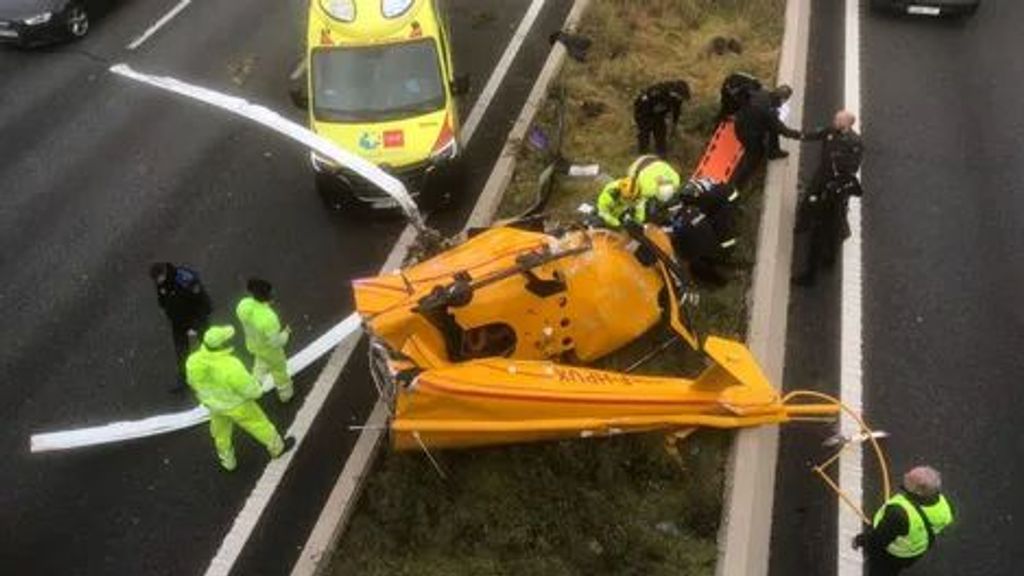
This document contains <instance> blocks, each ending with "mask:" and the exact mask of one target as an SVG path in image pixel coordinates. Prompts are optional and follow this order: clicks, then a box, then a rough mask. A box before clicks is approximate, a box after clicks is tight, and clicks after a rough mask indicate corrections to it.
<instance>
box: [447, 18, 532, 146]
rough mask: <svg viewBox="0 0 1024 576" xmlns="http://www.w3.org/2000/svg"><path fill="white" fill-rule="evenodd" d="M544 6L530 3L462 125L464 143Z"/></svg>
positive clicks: (488, 104) (476, 125)
mask: <svg viewBox="0 0 1024 576" xmlns="http://www.w3.org/2000/svg"><path fill="white" fill-rule="evenodd" d="M542 8H544V0H533V2H531V3H530V7H529V8H527V10H526V14H525V15H524V16H523V19H522V21H520V22H519V27H518V28H516V32H515V34H513V35H512V40H510V41H509V43H508V46H506V47H505V53H504V54H502V55H501V59H499V60H498V64H497V65H496V66H495V67H494V71H493V72H492V73H491V77H490V78H488V79H487V84H485V85H484V89H483V90H482V91H481V92H480V96H479V97H478V98H477V100H476V105H474V106H473V110H472V111H471V112H470V113H469V116H468V117H467V118H466V123H465V124H463V125H462V142H463V145H468V144H469V141H470V140H471V139H472V138H473V134H475V133H476V129H477V127H479V126H480V121H481V120H483V118H484V113H485V112H487V107H488V106H490V104H491V100H493V99H494V95H495V94H497V93H498V88H499V87H500V86H501V83H502V81H503V80H504V79H505V74H506V73H508V69H509V68H510V67H511V66H512V62H513V61H515V58H516V54H518V53H519V48H520V47H521V46H522V45H523V42H524V41H525V40H526V37H527V36H528V35H529V34H530V30H531V29H532V28H533V23H534V22H535V21H536V20H537V16H538V15H540V11H541V9H542Z"/></svg>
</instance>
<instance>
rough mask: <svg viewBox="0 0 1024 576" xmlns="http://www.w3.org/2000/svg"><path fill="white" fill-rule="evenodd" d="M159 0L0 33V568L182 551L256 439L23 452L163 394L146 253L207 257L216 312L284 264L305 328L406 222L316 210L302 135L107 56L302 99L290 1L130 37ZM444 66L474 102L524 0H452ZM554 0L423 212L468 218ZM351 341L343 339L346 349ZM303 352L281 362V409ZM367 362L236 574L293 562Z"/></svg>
mask: <svg viewBox="0 0 1024 576" xmlns="http://www.w3.org/2000/svg"><path fill="white" fill-rule="evenodd" d="M174 4H175V2H172V1H170V0H164V1H161V2H146V3H142V2H110V5H109V7H108V9H107V10H108V11H107V13H106V14H103V15H102V16H101V17H99V18H97V19H95V21H94V26H93V29H92V31H91V33H90V36H89V37H87V38H86V39H85V40H84V41H82V42H79V43H76V44H72V45H64V46H58V47H53V48H47V49H42V50H36V51H23V50H14V49H6V48H5V49H0V79H2V90H0V277H2V278H3V279H4V281H3V283H2V284H0V304H2V305H3V307H4V309H5V310H6V313H5V326H4V330H3V332H2V334H0V367H2V376H0V382H2V383H3V388H2V390H0V394H2V400H0V418H2V421H3V422H4V424H5V433H4V434H3V436H2V438H0V458H2V459H3V462H4V466H3V467H2V470H0V486H3V490H2V491H0V523H2V528H3V530H4V533H5V536H4V538H3V539H2V540H0V567H2V568H3V570H2V571H3V572H4V573H10V574H196V573H201V572H202V571H203V570H204V569H205V568H206V565H207V564H208V563H209V561H210V558H211V557H212V556H213V554H214V553H215V551H216V550H217V548H218V546H219V545H220V542H221V539H222V537H223V535H224V534H225V533H226V532H227V530H228V528H229V527H230V525H231V522H232V521H233V519H234V516H235V514H236V513H237V512H238V510H239V509H240V508H241V505H242V502H243V500H244V499H245V498H246V497H247V496H248V494H249V492H250V490H251V488H252V486H253V484H254V482H255V480H256V478H257V477H258V476H259V475H260V472H261V470H262V468H263V466H264V464H265V462H266V456H265V455H264V454H263V453H262V450H261V449H260V448H259V447H258V446H256V445H255V444H254V443H252V442H251V441H249V440H248V439H244V436H242V435H238V436H236V444H237V448H238V451H239V460H240V466H239V470H238V471H236V472H235V473H234V474H230V475H229V474H224V473H222V472H221V471H220V470H219V468H218V466H217V463H216V458H215V455H214V452H213V448H212V445H211V443H210V440H209V438H208V433H207V431H206V428H205V427H197V428H194V429H192V430H189V431H186V432H180V433H175V434H170V435H166V436H161V437H156V438H151V439H146V440H142V441H137V442H131V443H126V444H122V445H116V446H109V447H100V448H94V449H85V450H80V451H74V452H63V453H52V454H44V455H31V454H29V453H28V439H29V436H30V435H31V434H32V433H33V432H38V431H49V430H55V429H66V428H73V427H81V426H86V425H94V424H102V423H106V422H110V421H116V420H125V419H134V418H141V417H146V416H150V415H154V414H159V413H166V412H173V411H177V410H181V409H185V408H188V407H191V406H192V405H194V401H193V400H192V399H191V398H190V397H188V395H178V396H175V395H172V394H169V393H168V389H169V388H170V387H171V386H172V384H173V383H174V374H175V372H174V358H173V350H172V346H171V338H170V332H169V328H168V326H167V324H166V322H165V320H164V318H163V317H162V314H161V312H160V310H159V309H158V307H157V305H156V299H155V295H154V294H153V289H152V285H151V282H150V280H149V278H148V276H147V270H148V265H149V263H151V262H152V261H158V260H172V261H175V262H185V263H188V264H190V265H192V266H194V267H195V268H197V269H198V270H200V271H201V273H202V275H203V278H204V281H205V283H206V284H207V286H208V288H209V290H210V292H211V295H212V297H213V299H214V301H215V306H216V311H215V319H216V320H223V321H229V320H231V319H232V309H233V306H234V303H235V301H236V300H237V298H239V297H240V296H241V293H242V289H243V286H244V280H245V278H246V277H248V276H250V275H260V276H263V277H266V278H269V279H271V280H272V281H274V282H275V284H276V286H277V291H278V296H279V300H280V307H281V312H282V314H283V316H284V318H285V320H286V321H287V322H288V323H290V324H291V325H292V327H293V330H294V335H293V344H292V349H293V350H298V349H299V348H301V347H302V346H304V345H305V344H307V343H309V342H310V341H312V340H313V339H315V338H316V337H317V336H319V335H320V334H322V333H323V332H324V331H325V330H326V329H328V328H329V327H331V326H333V325H334V324H336V323H337V322H338V321H340V320H341V319H342V318H344V317H345V316H346V315H347V314H348V313H350V312H351V310H352V305H351V297H350V290H349V287H348V282H349V281H350V280H351V279H352V278H354V277H357V276H360V275H367V274H373V273H375V272H376V270H377V269H378V268H379V267H380V265H381V264H382V263H383V260H384V258H385V256H386V255H387V254H388V252H389V251H390V249H391V247H392V245H393V244H394V241H395V239H396V237H397V235H398V233H399V232H400V230H401V228H402V223H401V222H400V221H397V220H395V219H386V218H384V219H352V218H344V217H339V216H338V215H336V214H332V213H330V212H328V211H326V210H325V209H324V207H323V206H322V204H321V202H320V200H319V198H318V196H317V195H316V193H315V192H314V189H313V179H312V175H311V172H310V169H309V167H308V163H307V159H306V153H305V151H303V150H301V149H299V148H297V147H296V146H295V145H293V144H292V143H290V142H288V141H286V140H283V139H281V138H280V137H278V136H276V135H274V134H271V133H269V132H267V131H264V130H263V129H261V128H256V127H253V126H251V125H249V124H247V123H246V122H244V121H243V120H239V119H236V118H233V117H229V116H227V115H225V114H223V113H219V112H216V111H213V110H211V109H209V108H206V107H203V106H201V105H197V104H195V103H192V102H189V101H185V100H183V99H181V98H178V97H175V96H172V95H166V94H163V93H161V92H159V91H156V90H154V89H151V88H148V87H143V86H141V85H138V84H135V83H132V82H130V81H128V80H125V79H123V78H120V77H117V76H114V75H112V74H110V73H108V72H107V67H108V66H109V65H110V64H112V63H115V62H127V63H129V64H131V65H132V66H134V67H136V68H137V69H139V70H141V71H145V72H151V73H158V74H168V75H173V76H177V77H179V78H182V79H184V80H188V81H191V82H195V83H199V84H202V85H205V86H209V87H212V88H215V89H220V90H224V91H227V92H230V93H233V94H236V95H241V96H244V97H246V98H249V99H250V100H253V101H256V102H259V103H262V104H265V105H268V106H270V107H271V108H274V109H277V110H279V111H282V112H285V113H287V114H288V115H290V116H291V117H293V118H294V119H296V120H298V121H300V122H301V121H302V119H303V112H302V111H300V110H296V109H294V108H293V107H292V106H291V104H290V103H289V101H288V95H287V87H288V76H289V75H290V74H291V72H292V70H293V69H294V68H295V66H296V64H297V63H298V61H299V57H300V55H301V43H300V38H301V36H302V33H303V26H304V23H303V18H304V3H303V2H299V1H296V0H290V1H288V2H270V1H268V0H260V1H258V2H256V3H255V4H254V3H252V2H246V3H238V2H200V3H193V4H191V5H189V6H188V7H187V8H186V9H185V10H184V11H183V12H181V13H180V14H179V15H178V16H177V17H175V18H174V19H173V20H172V21H171V22H170V23H169V24H167V25H166V26H165V27H163V28H161V29H160V30H159V31H158V32H157V33H156V34H155V35H153V36H152V37H151V38H149V39H148V40H147V41H146V42H145V43H144V44H142V45H141V47H139V48H138V49H137V50H134V51H131V50H128V49H127V48H126V46H127V45H128V44H129V43H130V42H132V40H134V39H135V38H137V37H138V36H139V35H140V34H141V33H142V32H143V31H144V30H146V29H147V28H148V27H149V26H150V25H151V24H153V22H155V21H156V20H157V19H158V18H160V17H161V16H162V15H163V14H164V13H166V12H167V11H168V10H170V9H171V8H172V7H173V6H174ZM450 4H451V7H452V10H451V12H452V29H453V30H452V32H453V34H452V35H453V39H452V40H453V51H454V56H455V60H456V68H457V70H458V71H459V72H461V73H469V74H470V75H471V77H472V80H473V90H472V92H471V93H470V94H469V95H468V96H467V97H466V98H465V101H464V102H462V104H461V107H462V110H463V118H465V116H466V115H467V114H468V111H469V109H470V107H471V106H473V104H474V102H475V98H476V95H477V94H478V93H479V91H480V89H481V88H482V87H483V85H484V83H485V82H486V80H487V78H488V77H489V76H490V73H491V71H492V69H493V68H494V66H495V65H496V63H497V62H498V59H499V58H500V56H501V53H502V51H503V50H504V48H505V45H506V44H507V43H508V42H509V40H510V38H511V36H512V33H513V31H514V29H515V27H516V26H517V25H518V23H519V21H520V19H521V18H522V16H523V14H524V13H525V11H526V8H527V5H528V4H529V2H527V1H526V0H515V1H502V2H497V1H494V2H487V3H483V2H479V1H474V0H451V2H450ZM570 5H571V2H570V1H569V0H549V1H548V2H547V3H546V5H545V7H544V9H543V10H542V12H541V14H540V17H539V19H538V21H537V23H536V24H535V26H534V28H533V29H532V31H531V33H530V36H529V37H528V38H527V40H526V42H525V44H524V45H523V48H522V50H521V51H520V53H519V55H518V57H517V58H516V60H515V61H514V62H513V65H512V67H511V69H510V70H509V73H508V76H507V77H506V79H505V82H504V83H503V84H502V88H501V90H499V93H498V96H497V99H496V100H495V101H494V102H493V103H492V104H491V106H490V107H489V108H488V112H487V114H486V115H485V116H484V120H483V123H482V125H481V128H480V131H479V133H478V134H477V135H476V136H475V137H474V139H473V142H472V144H471V145H470V147H469V149H468V151H467V156H466V159H467V161H468V178H467V182H466V187H465V189H464V190H462V191H461V193H460V194H458V195H457V200H456V204H455V205H454V206H452V207H450V208H448V209H447V211H446V212H445V213H443V214H438V215H435V216H436V217H435V218H433V220H432V222H433V223H434V224H436V225H438V226H440V227H442V228H443V229H447V230H453V229H455V228H457V227H458V226H459V225H461V223H462V221H463V220H464V218H465V216H466V215H467V214H468V211H469V208H470V207H471V206H472V204H473V201H474V199H475V197H476V195H477V194H478V193H479V191H480V189H481V188H482V185H483V182H484V180H485V179H486V176H487V175H488V174H489V172H490V169H491V167H492V165H493V163H494V160H495V158H496V156H497V154H498V151H499V149H500V146H501V145H502V144H503V142H504V138H505V136H506V134H507V132H508V129H509V128H510V126H511V124H512V122H513V121H514V117H515V115H516V113H517V112H518V111H519V109H520V107H521V105H522V103H523V101H524V100H525V97H526V95H527V93H528V92H529V89H530V87H531V86H532V83H533V80H534V78H535V76H536V74H537V73H538V72H539V70H540V67H541V66H542V64H543V61H544V58H545V57H546V56H547V53H548V51H549V46H548V44H547V41H546V38H547V35H548V34H549V33H550V32H551V31H553V30H555V29H557V28H558V27H559V26H560V25H561V23H562V21H563V20H564V18H565V15H566V13H567V12H568V10H569V8H570ZM360 357H361V352H359V351H357V352H356V355H355V358H360ZM317 368H318V366H314V367H311V368H310V369H308V370H307V372H306V373H304V374H303V375H302V376H300V377H299V378H298V379H297V380H296V384H297V390H298V395H299V397H298V398H296V400H295V401H293V403H292V404H291V405H289V406H288V407H280V406H278V405H277V404H276V402H274V401H271V400H270V399H269V398H268V400H267V401H265V402H264V406H265V408H267V409H268V413H269V414H270V415H271V418H272V419H273V420H274V421H275V422H276V423H277V424H278V426H279V428H280V429H281V430H284V429H285V428H286V427H287V425H288V423H289V422H290V421H291V419H292V418H293V416H294V412H295V409H296V407H297V406H298V405H299V404H300V403H301V400H302V398H301V396H302V395H303V394H304V392H305V390H306V389H308V386H309V384H310V383H311V382H312V380H313V379H314V378H315V376H316V373H317V371H318V370H317ZM371 401H372V385H371V384H370V383H369V381H368V379H367V378H366V372H365V369H364V366H363V365H362V363H361V362H359V361H355V362H352V363H351V364H350V365H349V366H348V367H347V368H346V370H345V371H344V373H343V374H342V376H341V378H340V379H339V383H338V385H337V386H335V388H334V390H333V391H332V393H331V395H330V397H329V398H328V401H327V404H326V405H325V408H324V411H323V412H322V413H321V415H320V417H319V418H318V420H317V421H316V422H315V423H314V425H313V427H312V429H311V431H310V435H309V436H308V437H307V439H306V441H305V443H304V444H303V446H302V447H301V449H300V450H299V452H298V454H297V455H296V457H295V460H294V461H293V463H292V467H291V469H290V471H289V473H288V474H287V476H286V477H285V479H284V482H283V484H282V485H281V487H280V488H279V490H278V493H277V494H276V495H275V497H274V499H273V500H272V501H271V505H270V509H269V510H268V511H267V513H266V514H264V516H263V518H262V520H261V522H260V524H259V525H258V527H257V530H256V532H255V533H254V535H253V537H252V538H251V539H250V541H249V544H248V546H247V547H246V548H245V549H244V551H243V553H242V555H241V557H240V558H239V562H238V564H237V565H236V567H235V571H234V573H237V574H246V575H249V574H271V575H273V574H286V573H287V572H288V571H289V570H290V568H291V565H292V563H293V562H294V560H295V558H296V557H297V555H298V553H299V550H300V548H301V546H302V544H303V543H304V541H305V538H306V536H307V534H308V532H309V530H310V529H311V527H312V524H313V522H314V521H315V519H316V516H317V514H318V512H319V507H320V505H321V504H322V503H323V501H324V500H325V499H326V497H327V494H328V492H329V490H330V488H331V486H332V485H333V482H334V480H335V478H336V476H337V473H338V472H339V471H340V469H341V466H342V465H343V463H344V459H345V455H346V454H347V451H348V450H349V449H350V448H351V445H352V444H353V443H354V441H355V434H353V433H351V432H349V430H348V426H349V425H350V424H358V423H361V422H362V421H363V420H364V419H365V417H366V415H367V413H368V411H369V407H370V404H371Z"/></svg>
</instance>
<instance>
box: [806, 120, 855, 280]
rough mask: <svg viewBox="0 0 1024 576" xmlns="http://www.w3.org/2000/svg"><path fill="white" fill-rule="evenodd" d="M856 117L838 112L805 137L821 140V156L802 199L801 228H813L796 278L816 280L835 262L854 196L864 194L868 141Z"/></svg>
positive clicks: (847, 234) (844, 236)
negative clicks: (857, 128)
mask: <svg viewBox="0 0 1024 576" xmlns="http://www.w3.org/2000/svg"><path fill="white" fill-rule="evenodd" d="M856 121H857V119H856V117H855V116H854V115H853V114H852V113H850V112H848V111H846V110H840V111H839V112H836V115H835V118H834V119H833V120H832V126H830V127H828V128H823V129H821V130H818V131H816V132H811V133H808V134H805V135H804V139H805V140H821V141H822V148H821V160H820V161H819V163H818V168H817V170H816V171H815V173H814V178H813V179H812V180H811V187H810V191H809V193H808V195H807V196H806V197H805V198H804V199H803V201H802V202H801V207H800V214H799V215H798V222H797V225H798V229H797V231H798V232H800V231H808V232H810V246H809V248H808V256H807V263H806V265H805V267H804V270H803V272H802V273H801V274H799V275H798V276H797V277H796V278H794V282H795V283H796V284H798V285H802V286H810V285H813V284H814V281H815V279H816V277H817V273H818V268H819V266H825V267H831V266H832V265H833V264H835V260H836V256H837V254H838V252H839V246H840V245H841V244H842V243H843V241H844V240H846V238H847V237H849V235H850V229H849V224H848V223H847V220H846V212H847V208H848V205H849V199H850V196H858V197H859V196H861V194H862V190H861V187H860V180H858V178H857V172H858V171H859V170H860V164H861V159H862V158H863V155H864V144H863V142H861V138H860V135H859V134H857V132H856V131H854V129H853V125H854V124H855V123H856Z"/></svg>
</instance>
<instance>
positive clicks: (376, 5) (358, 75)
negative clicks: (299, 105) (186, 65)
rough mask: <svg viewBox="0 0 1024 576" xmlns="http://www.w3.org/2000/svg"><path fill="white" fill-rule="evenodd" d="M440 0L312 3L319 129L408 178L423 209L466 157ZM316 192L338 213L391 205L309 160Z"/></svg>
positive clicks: (310, 63)
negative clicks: (358, 207)
mask: <svg viewBox="0 0 1024 576" xmlns="http://www.w3.org/2000/svg"><path fill="white" fill-rule="evenodd" d="M448 39H449V32H448V29H447V20H446V19H445V18H444V14H443V6H441V5H439V2H438V0H310V6H309V27H308V34H307V51H306V69H307V74H306V90H307V91H308V92H307V94H308V96H307V101H306V104H307V108H308V110H309V123H310V126H311V128H312V130H313V131H314V132H316V133H317V134H320V135H321V136H324V137H326V138H328V139H330V140H331V141H333V142H335V143H337V144H338V145H340V146H341V147H343V148H345V149H347V150H350V151H353V152H355V153H357V154H359V155H361V156H362V157H363V158H365V159H367V160H369V161H371V162H374V163H375V164H377V165H378V166H380V167H381V168H383V169H384V170H385V171H387V172H389V173H391V174H392V175H394V176H396V177H398V178H399V179H400V180H402V181H403V182H405V184H406V186H407V187H408V188H409V189H410V191H411V192H412V193H413V195H414V196H418V197H419V198H420V201H421V203H432V202H434V201H435V200H437V199H439V198H441V197H445V196H447V195H448V194H450V193H451V186H452V178H451V177H452V176H453V175H454V174H455V173H457V163H458V160H459V157H460V155H461V153H462V147H461V145H460V142H459V117H458V112H457V109H456V96H458V95H460V94H462V93H464V92H465V91H466V89H467V84H468V83H467V79H466V78H464V77H460V78H458V79H457V78H456V76H455V73H454V71H453V69H452V53H451V44H450V43H449V40H448ZM311 162H312V164H313V169H314V171H315V172H316V183H317V189H318V190H319V192H320V193H321V195H322V196H324V198H325V200H327V201H328V202H329V203H331V204H332V205H333V206H334V207H336V208H340V207H343V206H346V205H352V204H356V205H364V206H365V205H369V206H371V207H374V208H391V207H393V206H394V203H393V201H392V200H391V199H390V198H389V197H387V196H386V195H385V194H384V193H383V192H381V191H379V190H378V189H377V188H376V187H374V186H373V185H372V184H370V183H369V182H365V181H363V180H362V179H361V178H359V177H357V176H355V175H354V174H353V173H352V172H349V171H347V170H345V169H344V168H341V167H338V166H334V165H333V164H332V163H331V162H329V161H327V160H326V159H324V158H321V157H319V156H317V155H316V154H312V155H311Z"/></svg>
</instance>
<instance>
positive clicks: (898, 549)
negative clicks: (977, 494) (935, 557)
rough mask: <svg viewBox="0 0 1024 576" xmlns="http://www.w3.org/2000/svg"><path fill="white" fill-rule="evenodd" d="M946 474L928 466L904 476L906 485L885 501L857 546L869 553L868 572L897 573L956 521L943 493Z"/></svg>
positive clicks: (891, 575) (888, 575)
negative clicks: (943, 480) (943, 478)
mask: <svg viewBox="0 0 1024 576" xmlns="http://www.w3.org/2000/svg"><path fill="white" fill-rule="evenodd" d="M941 491H942V477H941V476H940V475H939V473H938V472H937V471H936V470H935V469H934V468H930V467H928V466H918V467H916V468H914V469H912V470H910V471H909V472H907V473H906V474H905V475H904V476H903V486H902V489H901V490H900V491H899V493H897V494H896V495H895V496H893V497H892V498H889V500H888V501H887V502H886V503H885V504H883V505H882V507H881V508H880V509H879V510H878V512H876V513H875V517H874V519H873V521H872V523H871V526H870V527H868V528H867V529H866V530H865V531H864V532H862V533H860V534H858V535H857V536H856V537H855V538H854V539H853V547H854V549H863V550H864V555H865V556H866V557H867V565H868V566H867V567H868V569H867V576H897V575H898V574H899V573H900V572H902V571H903V570H905V569H907V568H909V567H910V566H912V565H913V564H914V563H915V562H917V561H918V560H919V559H920V558H921V557H922V556H924V554H925V553H926V552H927V551H928V550H930V549H931V547H932V546H933V545H934V544H935V538H936V537H937V536H938V535H939V534H941V533H942V532H943V531H944V530H945V529H946V528H947V527H949V525H950V524H952V523H953V508H952V507H951V506H950V504H949V501H948V500H946V497H945V496H943V494H942V492H941Z"/></svg>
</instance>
